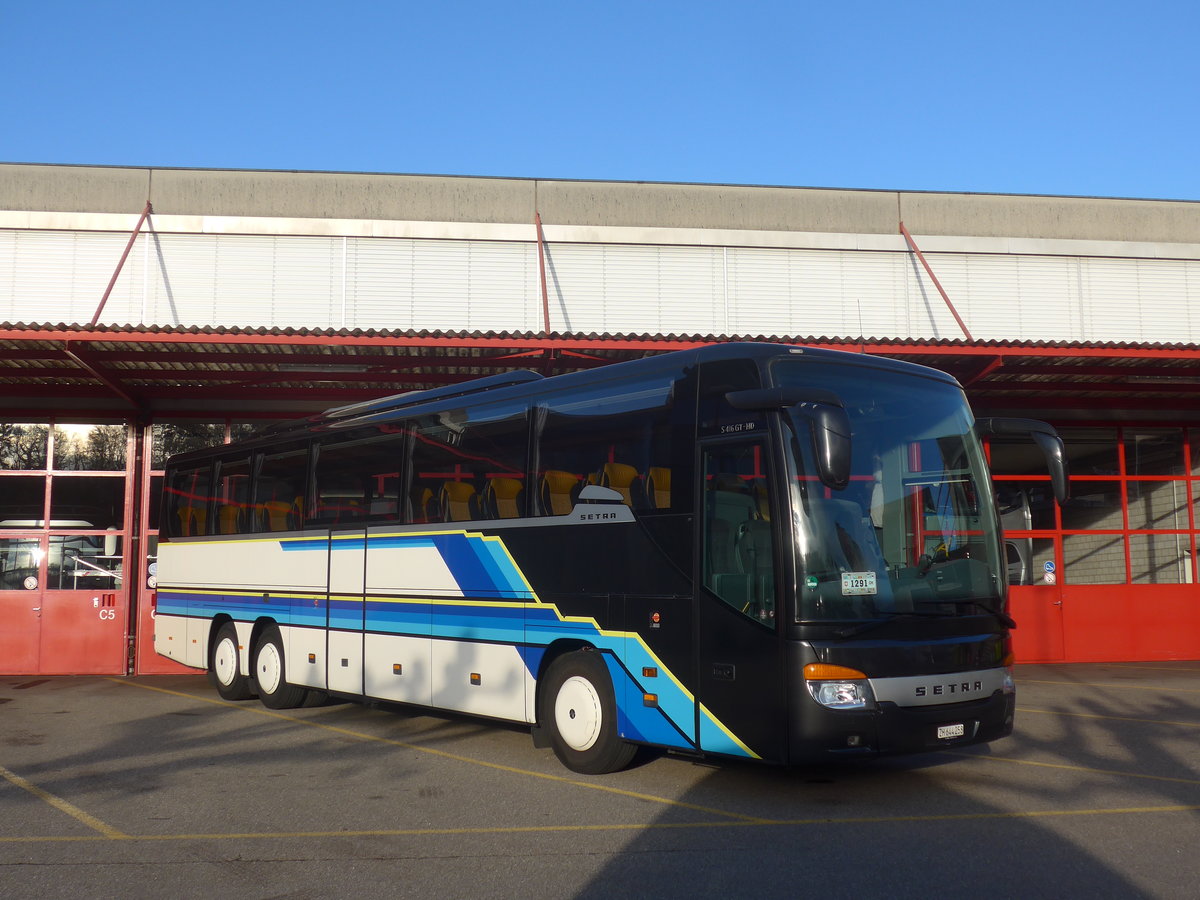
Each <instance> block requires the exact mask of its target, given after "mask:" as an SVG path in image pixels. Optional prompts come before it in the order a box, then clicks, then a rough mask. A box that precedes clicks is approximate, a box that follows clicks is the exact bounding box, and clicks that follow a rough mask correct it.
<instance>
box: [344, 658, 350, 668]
mask: <svg viewBox="0 0 1200 900" xmlns="http://www.w3.org/2000/svg"><path fill="white" fill-rule="evenodd" d="M342 668H343V669H348V668H350V660H348V659H343V660H342Z"/></svg>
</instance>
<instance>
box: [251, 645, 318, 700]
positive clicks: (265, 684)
mask: <svg viewBox="0 0 1200 900" xmlns="http://www.w3.org/2000/svg"><path fill="white" fill-rule="evenodd" d="M286 673H287V668H286V667H285V666H284V655H283V637H282V635H280V633H279V626H278V625H269V626H267V628H266V630H265V631H263V633H262V637H260V638H259V639H258V646H257V647H255V648H254V682H255V684H256V685H257V686H258V699H259V700H261V701H262V704H263V706H265V707H267V708H268V709H294V708H296V707H297V706H300V705H301V704H303V703H304V700H305V698H306V697H307V696H308V690H307V689H306V688H302V687H299V686H297V685H294V684H288V681H287V678H286V677H285V675H286Z"/></svg>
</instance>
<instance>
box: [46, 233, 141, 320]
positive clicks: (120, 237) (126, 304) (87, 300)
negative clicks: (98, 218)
mask: <svg viewBox="0 0 1200 900" xmlns="http://www.w3.org/2000/svg"><path fill="white" fill-rule="evenodd" d="M73 238H74V240H73V241H72V252H71V270H70V272H68V273H64V274H65V277H64V278H63V279H61V281H60V282H59V283H61V285H62V287H63V289H64V300H66V302H67V308H68V309H69V310H70V314H69V315H64V316H63V317H62V318H54V319H52V320H50V321H67V322H72V321H80V322H89V321H91V318H92V316H93V315H95V313H96V309H97V308H98V307H99V305H100V300H101V298H103V296H104V291H105V288H107V287H108V282H109V279H111V278H112V276H113V272H115V271H116V268H117V263H118V262H120V259H121V254H122V253H123V252H124V251H125V247H126V245H127V244H128V243H129V235H127V234H103V233H88V232H77V233H75V234H74V235H73ZM141 239H142V238H141V237H139V238H138V241H135V243H134V247H133V249H131V250H130V252H129V256H128V258H127V259H126V260H125V264H124V265H123V266H122V267H121V272H120V275H119V276H118V278H117V281H116V283H115V284H114V285H113V289H112V293H111V294H109V297H108V300H107V301H106V302H105V304H104V309H103V311H102V312H101V315H100V321H101V322H104V323H110V324H111V323H116V324H131V323H137V322H139V321H140V320H141V312H142V310H141V299H142V287H143V285H142V254H141V252H139V249H138V246H137V244H138V242H139V241H140V240H141ZM44 321H46V320H44Z"/></svg>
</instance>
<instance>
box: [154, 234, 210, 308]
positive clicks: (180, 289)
mask: <svg viewBox="0 0 1200 900" xmlns="http://www.w3.org/2000/svg"><path fill="white" fill-rule="evenodd" d="M150 259H151V268H152V277H151V278H150V280H149V296H148V297H147V318H148V322H147V324H153V325H209V324H212V323H213V317H214V315H215V312H216V309H215V306H216V304H215V298H216V287H217V285H216V269H217V243H216V239H215V238H214V237H212V236H211V235H204V234H164V235H158V236H156V237H155V238H154V239H153V245H152V246H151V248H150Z"/></svg>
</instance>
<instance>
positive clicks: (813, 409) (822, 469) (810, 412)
mask: <svg viewBox="0 0 1200 900" xmlns="http://www.w3.org/2000/svg"><path fill="white" fill-rule="evenodd" d="M725 399H726V400H727V401H728V402H729V405H730V406H732V407H734V408H735V409H790V410H791V411H792V412H793V413H795V414H796V415H799V416H804V418H806V419H808V421H809V425H810V426H811V427H810V429H809V430H810V431H811V432H812V441H813V457H814V458H815V459H816V462H817V476H818V477H819V478H820V479H821V483H822V484H823V485H825V486H826V487H828V488H832V489H833V490H835V491H840V490H842V489H843V488H845V487H846V485H848V484H849V483H850V416H849V415H847V414H846V407H845V406H844V405H843V404H842V399H841V398H840V397H839V396H838V395H837V394H835V393H834V392H833V391H825V390H821V389H819V388H795V387H773V388H754V389H752V390H748V391H730V392H729V393H728V394H726V395H725Z"/></svg>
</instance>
